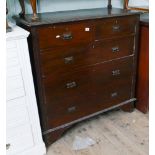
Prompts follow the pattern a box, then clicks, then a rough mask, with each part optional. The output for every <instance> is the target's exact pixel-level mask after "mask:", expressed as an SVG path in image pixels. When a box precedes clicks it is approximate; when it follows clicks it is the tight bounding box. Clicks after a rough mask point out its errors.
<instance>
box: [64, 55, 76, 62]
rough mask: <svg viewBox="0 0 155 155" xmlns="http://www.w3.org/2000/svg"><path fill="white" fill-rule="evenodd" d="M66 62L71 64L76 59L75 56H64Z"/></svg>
mask: <svg viewBox="0 0 155 155" xmlns="http://www.w3.org/2000/svg"><path fill="white" fill-rule="evenodd" d="M64 61H65V64H71V63H73V61H74V57H73V56H70V57H66V58H64Z"/></svg>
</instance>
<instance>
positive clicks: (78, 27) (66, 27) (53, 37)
mask: <svg viewBox="0 0 155 155" xmlns="http://www.w3.org/2000/svg"><path fill="white" fill-rule="evenodd" d="M37 32H38V38H39V47H40V49H46V48H51V47H57V46H62V45H63V46H64V45H74V44H77V43H89V42H90V41H92V37H93V33H92V23H91V22H76V23H67V24H61V25H59V24H56V25H51V26H48V27H40V28H38V29H37ZM79 34H80V35H79Z"/></svg>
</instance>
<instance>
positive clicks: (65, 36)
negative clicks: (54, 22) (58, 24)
mask: <svg viewBox="0 0 155 155" xmlns="http://www.w3.org/2000/svg"><path fill="white" fill-rule="evenodd" d="M72 38H73V36H72V33H71V32H69V33H64V34H63V35H62V39H63V40H71V39H72Z"/></svg>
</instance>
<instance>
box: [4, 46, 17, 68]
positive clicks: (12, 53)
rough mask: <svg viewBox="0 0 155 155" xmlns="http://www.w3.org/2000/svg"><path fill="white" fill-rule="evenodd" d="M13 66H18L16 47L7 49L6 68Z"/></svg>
mask: <svg viewBox="0 0 155 155" xmlns="http://www.w3.org/2000/svg"><path fill="white" fill-rule="evenodd" d="M13 66H19V60H18V53H17V48H13V49H7V69H8V68H10V67H13Z"/></svg>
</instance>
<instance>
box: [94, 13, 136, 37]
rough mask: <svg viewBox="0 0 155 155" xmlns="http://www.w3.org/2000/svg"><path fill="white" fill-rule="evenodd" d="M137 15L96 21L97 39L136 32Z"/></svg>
mask: <svg viewBox="0 0 155 155" xmlns="http://www.w3.org/2000/svg"><path fill="white" fill-rule="evenodd" d="M136 22H137V16H126V17H117V18H111V19H104V20H98V21H96V25H95V26H96V27H95V28H96V29H95V39H96V40H100V39H106V38H113V37H119V36H124V35H129V34H134V33H136Z"/></svg>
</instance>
